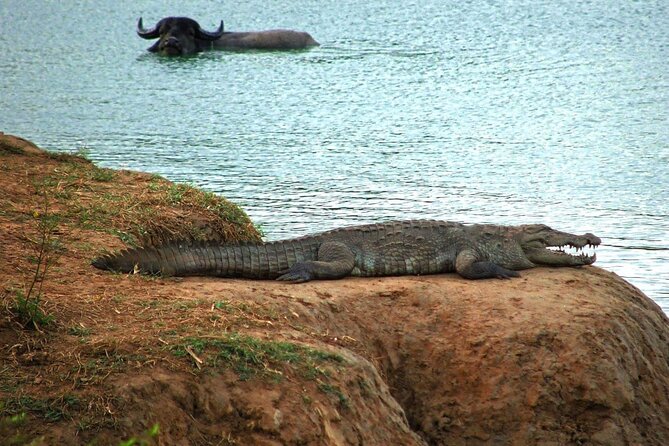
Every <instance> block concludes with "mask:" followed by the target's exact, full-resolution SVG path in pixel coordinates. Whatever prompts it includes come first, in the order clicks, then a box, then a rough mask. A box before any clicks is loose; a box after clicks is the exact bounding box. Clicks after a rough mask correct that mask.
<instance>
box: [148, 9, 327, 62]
mask: <svg viewBox="0 0 669 446" xmlns="http://www.w3.org/2000/svg"><path fill="white" fill-rule="evenodd" d="M137 34H139V36H140V37H142V38H144V39H158V41H157V42H156V43H155V44H153V46H151V47H150V48H149V51H151V52H153V53H160V54H164V55H168V56H179V55H186V54H195V53H198V52H200V51H204V50H209V49H260V50H293V49H303V48H307V47H310V46H315V45H318V42H316V41H315V40H314V39H313V37H311V36H310V35H309V33H305V32H300V31H291V30H287V29H273V30H269V31H256V32H226V31H223V22H222V21H221V25H220V26H219V27H218V29H217V30H216V31H205V30H203V29H202V28H201V27H200V25H199V24H198V23H197V22H196V21H195V20H193V19H189V18H188V17H166V18H164V19H162V20H160V21H159V22H158V23H157V24H156V26H154V27H153V28H151V29H144V26H143V25H142V18H141V17H140V19H139V22H138V23H137Z"/></svg>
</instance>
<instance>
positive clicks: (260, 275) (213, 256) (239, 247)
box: [92, 240, 317, 279]
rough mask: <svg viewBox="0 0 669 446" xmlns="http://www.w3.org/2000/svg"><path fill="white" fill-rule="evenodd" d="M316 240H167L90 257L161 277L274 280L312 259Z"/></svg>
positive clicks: (103, 265) (118, 269)
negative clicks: (149, 245)
mask: <svg viewBox="0 0 669 446" xmlns="http://www.w3.org/2000/svg"><path fill="white" fill-rule="evenodd" d="M316 251H317V244H316V243H308V242H307V243H304V242H300V241H297V242H293V241H289V240H285V241H280V242H273V243H267V244H243V243H241V244H231V245H220V244H215V243H170V244H167V245H163V246H159V247H146V248H133V249H126V250H123V251H121V252H119V253H116V254H108V255H104V256H101V257H98V258H97V259H95V260H93V262H92V264H93V266H95V267H96V268H100V269H106V270H110V271H116V272H121V273H131V272H141V273H144V274H161V275H164V276H219V277H243V278H249V279H273V278H276V277H278V276H279V275H281V274H282V272H284V271H285V270H286V269H287V268H288V267H289V266H291V265H292V264H293V263H295V262H297V261H303V260H312V259H314V258H315V252H316Z"/></svg>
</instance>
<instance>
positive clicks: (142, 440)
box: [118, 423, 160, 446]
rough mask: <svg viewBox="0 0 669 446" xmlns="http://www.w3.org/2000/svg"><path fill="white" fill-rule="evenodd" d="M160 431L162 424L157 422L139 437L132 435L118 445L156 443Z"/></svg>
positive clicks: (128, 445) (132, 445)
mask: <svg viewBox="0 0 669 446" xmlns="http://www.w3.org/2000/svg"><path fill="white" fill-rule="evenodd" d="M159 433H160V426H159V425H158V423H156V424H154V425H153V426H151V427H150V428H149V429H147V430H146V431H144V433H142V434H141V435H140V436H139V437H130V438H129V439H128V440H125V441H122V442H120V443H119V444H118V446H148V445H151V444H155V443H156V440H157V439H158V434H159Z"/></svg>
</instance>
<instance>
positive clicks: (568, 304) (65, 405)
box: [0, 135, 669, 445]
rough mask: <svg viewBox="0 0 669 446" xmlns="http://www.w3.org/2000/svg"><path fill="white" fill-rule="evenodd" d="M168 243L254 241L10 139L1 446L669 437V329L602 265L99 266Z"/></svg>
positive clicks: (127, 180)
mask: <svg viewBox="0 0 669 446" xmlns="http://www.w3.org/2000/svg"><path fill="white" fill-rule="evenodd" d="M174 237H187V238H196V239H212V238H214V239H220V240H258V237H259V234H258V232H257V231H256V229H255V228H254V227H253V225H252V223H251V222H250V221H249V220H248V218H247V217H246V215H245V214H244V213H243V212H242V211H241V210H239V209H238V208H236V207H235V206H234V205H232V204H231V203H228V202H226V201H225V200H222V199H220V198H218V197H214V196H212V195H211V194H205V193H202V192H200V191H197V190H195V189H193V188H190V187H188V186H183V185H174V184H171V183H169V182H167V181H165V180H163V179H161V178H159V177H156V176H152V175H148V174H142V173H137V172H124V171H112V170H108V169H99V168H97V167H95V166H94V165H92V164H91V163H89V162H88V161H86V160H85V159H83V158H81V157H76V156H75V157H73V156H66V155H54V154H50V153H48V152H43V151H41V150H39V149H37V148H36V147H34V146H33V145H32V144H30V143H29V142H27V141H25V140H21V139H20V138H15V137H11V136H9V135H0V296H1V298H2V301H1V306H0V349H1V350H0V355H1V358H2V362H1V363H0V397H1V401H2V407H1V408H0V438H3V439H4V440H3V441H4V442H5V443H3V444H26V443H31V442H32V444H120V443H121V442H122V441H127V440H132V439H135V440H136V442H135V444H139V443H140V442H145V443H146V444H165V445H172V444H183V445H190V444H192V445H199V444H202V445H204V444H221V445H281V444H288V445H395V444H396V445H412V444H415V445H447V444H448V445H459V444H462V445H464V444H467V445H470V444H471V445H478V444H490V445H493V444H494V445H505V444H554V445H562V444H582V445H585V444H601V445H616V444H620V445H625V444H639V445H647V444H648V445H663V444H669V321H668V319H667V317H666V316H665V315H664V314H663V313H662V311H661V310H660V309H659V307H658V306H657V305H656V304H654V303H653V302H652V301H651V300H650V299H648V298H647V297H646V296H644V295H643V294H642V293H641V292H640V291H639V290H638V289H636V288H635V287H633V286H632V285H630V284H628V283H626V282H625V281H624V280H622V279H621V278H619V277H618V276H616V275H615V274H613V273H610V272H607V271H604V270H602V269H599V268H597V267H585V268H579V269H567V268H565V269H550V268H537V269H534V270H529V271H526V272H523V274H522V277H521V278H519V279H513V280H506V281H500V280H483V281H466V280H463V279H461V278H460V277H458V276H456V275H453V274H445V275H437V276H424V277H389V278H375V279H363V278H347V279H344V280H338V281H316V282H310V283H307V284H300V285H292V284H286V283H277V282H272V281H250V280H228V279H216V278H185V279H184V278H159V277H146V276H141V275H120V274H113V273H109V272H105V271H99V270H96V269H95V268H93V267H91V266H90V261H91V260H92V259H93V258H94V257H96V256H97V255H99V254H100V253H102V252H103V251H105V250H116V249H120V248H123V247H125V246H132V245H135V244H140V243H147V242H151V243H158V242H160V240H162V239H169V238H174ZM45 266H46V275H44V277H42V274H43V273H44V268H45ZM37 298H38V299H37ZM31 303H32V304H33V305H32V306H31Z"/></svg>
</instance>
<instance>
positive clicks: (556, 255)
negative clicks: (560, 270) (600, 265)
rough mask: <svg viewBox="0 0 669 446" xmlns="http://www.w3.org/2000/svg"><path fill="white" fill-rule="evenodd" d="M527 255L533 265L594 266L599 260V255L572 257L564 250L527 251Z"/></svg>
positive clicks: (538, 249) (543, 249) (540, 249)
mask: <svg viewBox="0 0 669 446" xmlns="http://www.w3.org/2000/svg"><path fill="white" fill-rule="evenodd" d="M525 255H526V256H527V258H528V259H530V261H531V262H532V263H536V264H538V265H548V266H582V265H592V264H593V263H595V260H597V255H596V254H592V255H588V254H585V253H584V254H577V255H572V254H569V253H567V252H564V251H562V250H557V251H555V250H552V249H548V248H534V249H526V250H525Z"/></svg>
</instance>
